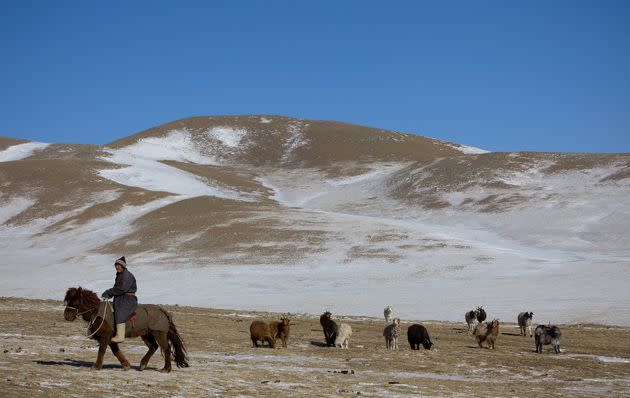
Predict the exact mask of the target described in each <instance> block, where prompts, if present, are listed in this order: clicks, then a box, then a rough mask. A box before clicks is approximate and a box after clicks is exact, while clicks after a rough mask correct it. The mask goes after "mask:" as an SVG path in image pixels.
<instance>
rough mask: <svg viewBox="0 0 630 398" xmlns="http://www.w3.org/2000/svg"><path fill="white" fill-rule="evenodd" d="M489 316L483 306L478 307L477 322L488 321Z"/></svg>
mask: <svg viewBox="0 0 630 398" xmlns="http://www.w3.org/2000/svg"><path fill="white" fill-rule="evenodd" d="M486 317H487V314H486V310H484V309H483V306H480V307H477V322H483V321H485V320H486Z"/></svg>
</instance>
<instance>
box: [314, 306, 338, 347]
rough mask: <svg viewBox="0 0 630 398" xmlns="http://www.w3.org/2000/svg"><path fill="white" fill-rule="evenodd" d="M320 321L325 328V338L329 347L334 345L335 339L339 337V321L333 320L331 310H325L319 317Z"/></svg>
mask: <svg viewBox="0 0 630 398" xmlns="http://www.w3.org/2000/svg"><path fill="white" fill-rule="evenodd" d="M319 323H320V324H321V325H322V329H324V339H326V346H327V347H334V346H335V340H336V339H337V333H338V332H339V327H338V326H337V323H336V322H335V321H333V320H332V314H331V313H330V311H326V312H324V313H323V314H322V315H321V316H320V317H319Z"/></svg>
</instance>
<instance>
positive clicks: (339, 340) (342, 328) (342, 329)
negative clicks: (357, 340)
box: [335, 323, 352, 348]
mask: <svg viewBox="0 0 630 398" xmlns="http://www.w3.org/2000/svg"><path fill="white" fill-rule="evenodd" d="M350 336H352V328H351V327H350V325H348V324H347V323H342V324H340V325H339V330H338V332H337V337H336V338H335V346H336V347H341V348H348V344H349V343H350Z"/></svg>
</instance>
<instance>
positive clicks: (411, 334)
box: [407, 323, 433, 350]
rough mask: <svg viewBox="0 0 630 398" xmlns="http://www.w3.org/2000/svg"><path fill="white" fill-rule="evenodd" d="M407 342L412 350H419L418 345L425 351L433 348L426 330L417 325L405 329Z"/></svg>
mask: <svg viewBox="0 0 630 398" xmlns="http://www.w3.org/2000/svg"><path fill="white" fill-rule="evenodd" d="M407 340H408V341H409V345H410V346H411V349H412V350H419V349H420V344H422V347H424V349H425V350H430V349H431V347H432V346H433V343H432V342H431V338H430V337H429V332H428V331H427V328H425V327H424V326H422V325H420V324H418V323H414V324H413V325H411V326H409V328H408V329H407Z"/></svg>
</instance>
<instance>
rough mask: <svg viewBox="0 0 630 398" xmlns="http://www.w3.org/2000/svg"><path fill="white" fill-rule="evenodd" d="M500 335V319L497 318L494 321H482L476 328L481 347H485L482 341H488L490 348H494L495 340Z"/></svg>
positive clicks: (478, 342)
mask: <svg viewBox="0 0 630 398" xmlns="http://www.w3.org/2000/svg"><path fill="white" fill-rule="evenodd" d="M498 335H499V320H498V319H495V320H493V321H492V322H481V323H479V324H478V325H477V327H476V328H475V339H476V340H477V344H479V347H483V345H482V343H483V342H484V341H485V342H487V343H488V348H490V349H493V350H494V342H495V341H496V339H497V336H498Z"/></svg>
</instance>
